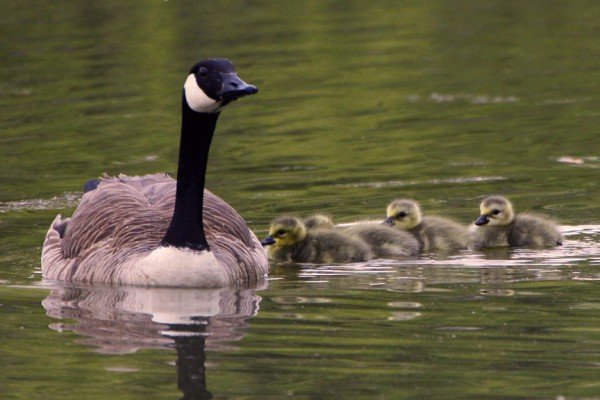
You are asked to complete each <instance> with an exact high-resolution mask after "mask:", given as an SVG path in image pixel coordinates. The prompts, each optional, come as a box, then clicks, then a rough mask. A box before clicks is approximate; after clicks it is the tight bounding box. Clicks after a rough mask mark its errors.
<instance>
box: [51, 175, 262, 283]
mask: <svg viewBox="0 0 600 400" xmlns="http://www.w3.org/2000/svg"><path fill="white" fill-rule="evenodd" d="M175 190H176V181H175V180H174V179H172V178H171V177H169V176H167V175H165V174H154V175H145V176H141V177H140V176H134V177H129V176H124V175H120V176H118V177H109V176H104V177H102V179H101V181H100V184H99V185H98V187H97V188H96V189H95V190H92V191H90V192H87V193H85V194H84V196H83V198H82V200H81V203H80V204H79V207H78V208H77V210H75V212H74V214H73V216H72V217H71V218H70V219H66V220H61V219H60V218H58V217H57V219H56V220H55V221H54V223H53V224H52V226H51V228H50V230H49V231H48V234H47V235H46V242H45V243H44V249H43V251H42V271H43V273H44V276H45V277H47V278H50V279H60V280H67V281H75V282H86V283H94V282H96V283H108V284H110V283H118V282H115V281H116V280H117V278H114V277H116V276H122V275H123V273H125V274H126V271H122V270H121V268H122V266H123V264H125V263H127V262H130V261H132V260H134V259H135V258H137V257H143V256H145V255H147V254H149V253H150V252H151V251H153V250H155V249H156V248H157V247H159V245H160V242H161V240H162V238H163V236H164V234H165V232H166V230H167V228H168V227H169V223H170V221H171V217H172V215H173V209H174V206H175ZM203 211H204V212H203V219H204V230H205V234H206V239H207V241H208V244H209V246H210V250H211V251H212V252H213V253H214V255H215V257H216V258H217V260H219V261H220V262H221V263H222V264H224V265H225V267H226V268H228V269H229V274H230V275H231V276H232V282H253V281H256V280H257V279H258V278H259V277H260V276H262V275H264V273H266V270H267V261H266V256H265V254H264V251H263V249H262V246H261V245H260V243H259V241H258V239H257V238H256V236H255V235H254V234H253V233H252V232H251V231H250V230H249V229H248V227H247V226H246V222H245V221H244V219H243V218H242V217H241V216H240V215H239V214H238V213H237V212H236V211H235V210H234V209H233V208H232V207H231V206H229V205H228V204H227V203H225V202H224V201H223V200H221V199H220V198H219V197H217V196H215V195H214V194H212V193H211V192H209V191H208V190H205V191H204V209H203ZM59 217H60V216H59ZM119 279H120V278H119Z"/></svg>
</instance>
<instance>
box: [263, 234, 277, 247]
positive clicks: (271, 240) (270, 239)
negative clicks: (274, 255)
mask: <svg viewBox="0 0 600 400" xmlns="http://www.w3.org/2000/svg"><path fill="white" fill-rule="evenodd" d="M260 244H262V245H263V246H270V245H272V244H275V238H274V237H273V236H267V237H266V238H264V239H263V241H262V242H260Z"/></svg>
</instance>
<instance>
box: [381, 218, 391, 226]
mask: <svg viewBox="0 0 600 400" xmlns="http://www.w3.org/2000/svg"><path fill="white" fill-rule="evenodd" d="M381 225H387V226H394V219H393V218H392V217H387V218H386V219H384V220H383V222H382V223H381Z"/></svg>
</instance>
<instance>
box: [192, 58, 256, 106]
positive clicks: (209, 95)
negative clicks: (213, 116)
mask: <svg viewBox="0 0 600 400" xmlns="http://www.w3.org/2000/svg"><path fill="white" fill-rule="evenodd" d="M183 91H184V96H185V101H186V103H187V105H188V106H189V107H190V108H191V109H192V110H194V111H196V112H199V113H217V112H219V111H221V109H222V108H223V107H224V106H226V105H227V104H229V103H231V102H232V101H234V100H237V99H239V98H240V97H244V96H248V95H251V94H254V93H256V92H258V88H257V87H256V86H253V85H249V84H247V83H246V82H244V81H243V80H241V79H240V78H239V77H238V76H237V73H236V72H235V68H234V66H233V64H232V63H231V61H229V60H227V59H224V58H211V59H208V60H203V61H200V62H199V63H197V64H196V65H194V66H193V67H192V69H191V70H190V74H189V75H188V77H187V79H186V81H185V84H184V85H183Z"/></svg>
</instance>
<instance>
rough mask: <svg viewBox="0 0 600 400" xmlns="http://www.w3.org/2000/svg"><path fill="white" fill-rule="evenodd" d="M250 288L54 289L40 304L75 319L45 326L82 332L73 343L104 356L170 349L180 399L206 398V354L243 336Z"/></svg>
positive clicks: (251, 303)
mask: <svg viewBox="0 0 600 400" xmlns="http://www.w3.org/2000/svg"><path fill="white" fill-rule="evenodd" d="M256 289H260V288H253V289H246V288H245V289H230V288H221V289H167V288H132V287H127V288H108V287H105V288H73V287H58V288H56V289H54V290H52V291H51V293H50V295H49V296H48V297H47V298H46V299H45V300H44V301H43V302H42V305H43V306H44V308H45V309H46V313H47V314H48V315H49V316H50V317H53V318H56V319H59V320H62V319H69V320H75V321H76V323H75V324H70V323H64V324H63V323H56V324H51V325H50V328H52V329H55V330H58V331H63V330H71V331H73V332H75V333H77V334H79V335H82V336H83V339H81V340H79V341H78V342H79V343H83V344H86V345H90V346H93V347H95V348H96V351H98V352H100V353H105V354H127V353H134V352H136V351H138V350H140V349H148V348H163V349H164V348H172V349H175V350H176V352H177V362H176V365H177V386H178V388H179V389H180V390H181V391H182V392H183V394H184V395H183V397H182V399H211V398H212V394H211V393H210V391H208V390H207V388H206V367H205V361H206V352H205V350H206V349H207V348H208V349H211V350H214V349H224V348H227V347H230V346H231V343H232V342H235V341H237V340H240V339H242V338H243V337H244V328H245V327H246V326H247V322H246V320H247V319H248V318H250V317H252V316H254V315H256V313H257V312H258V306H259V303H260V300H261V298H260V297H259V296H258V295H256V294H255V291H256Z"/></svg>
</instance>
